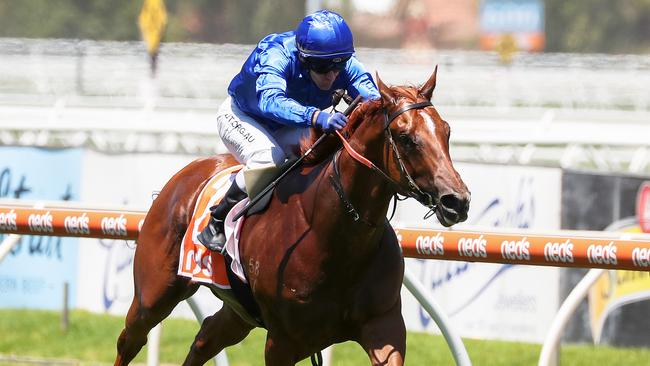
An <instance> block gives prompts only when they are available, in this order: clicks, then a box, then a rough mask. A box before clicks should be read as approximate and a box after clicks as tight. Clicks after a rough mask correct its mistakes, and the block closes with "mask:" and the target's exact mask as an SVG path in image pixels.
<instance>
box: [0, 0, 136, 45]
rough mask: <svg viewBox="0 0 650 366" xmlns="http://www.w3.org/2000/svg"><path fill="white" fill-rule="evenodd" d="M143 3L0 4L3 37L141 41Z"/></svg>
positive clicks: (26, 0)
mask: <svg viewBox="0 0 650 366" xmlns="http://www.w3.org/2000/svg"><path fill="white" fill-rule="evenodd" d="M141 6H142V3H141V2H140V1H120V2H119V3H117V4H116V3H115V2H113V1H106V0H57V1H48V0H0V36H2V37H28V38H80V39H110V40H118V41H125V40H135V39H139V37H140V31H139V29H138V27H137V24H136V20H137V14H138V12H139V10H140V8H141Z"/></svg>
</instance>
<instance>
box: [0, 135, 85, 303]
mask: <svg viewBox="0 0 650 366" xmlns="http://www.w3.org/2000/svg"><path fill="white" fill-rule="evenodd" d="M0 150H1V151H2V153H0V198H5V199H21V200H79V199H80V190H81V187H80V180H81V161H82V150H81V149H40V148H33V147H9V146H3V147H0ZM58 224H59V223H58V222H57V219H56V213H55V212H53V211H52V210H49V209H46V210H35V211H30V212H25V211H24V210H23V207H14V208H9V209H3V210H0V242H1V241H2V240H3V239H4V235H1V234H2V233H23V234H28V235H24V236H21V237H20V239H19V240H18V242H17V243H16V245H15V246H14V247H13V248H12V250H11V251H9V253H7V256H6V257H5V258H4V259H3V261H2V264H1V265H0V308H4V307H10V308H39V309H58V308H60V307H61V304H62V294H63V286H64V283H68V285H69V291H70V292H69V294H70V297H69V299H70V300H69V306H70V307H75V306H76V301H75V299H76V293H77V279H78V277H77V268H78V262H79V253H78V239H76V238H68V237H67V236H70V235H60V236H64V237H54V236H53V235H54V234H55V233H56V232H57V229H56V226H57V225H58ZM60 224H61V227H62V228H63V222H61V223H60ZM59 232H60V233H64V231H59Z"/></svg>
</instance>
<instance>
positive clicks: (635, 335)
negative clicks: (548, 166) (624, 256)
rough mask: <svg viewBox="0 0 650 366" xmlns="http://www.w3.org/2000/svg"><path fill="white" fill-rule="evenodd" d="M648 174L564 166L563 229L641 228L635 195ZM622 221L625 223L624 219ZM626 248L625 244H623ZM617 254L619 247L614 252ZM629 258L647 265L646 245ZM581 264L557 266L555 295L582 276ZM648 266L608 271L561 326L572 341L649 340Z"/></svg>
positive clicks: (643, 342)
mask: <svg viewBox="0 0 650 366" xmlns="http://www.w3.org/2000/svg"><path fill="white" fill-rule="evenodd" d="M646 181H648V177H643V176H633V175H623V174H619V175H614V174H611V173H596V172H592V173H590V172H578V171H565V172H564V174H563V175H562V214H561V217H562V229H576V230H612V229H613V230H617V231H630V232H637V233H638V232H640V231H641V230H640V227H639V225H638V224H639V222H638V220H637V217H635V216H636V215H637V213H638V212H637V210H638V198H639V196H640V192H642V191H643V188H642V187H643V185H644V182H646ZM623 224H624V225H623ZM626 249H629V248H626ZM615 254H616V255H617V256H618V254H619V253H618V251H617V252H616V253H615ZM632 261H633V263H634V264H636V265H637V266H638V267H640V268H645V269H647V268H648V266H649V265H650V253H649V252H648V250H647V249H642V248H634V249H632ZM586 272H587V271H586V270H584V269H572V268H567V269H564V270H563V272H562V281H561V287H560V295H561V296H562V297H565V296H566V295H567V294H568V293H569V292H570V291H571V290H572V289H573V288H574V287H575V285H576V284H577V283H578V282H579V281H580V280H581V279H582V278H583V277H584V275H585V273H586ZM647 278H648V272H628V271H615V272H614V271H610V272H609V274H608V275H607V276H605V278H601V279H600V281H599V282H598V283H597V284H596V286H595V287H594V289H592V292H591V293H590V296H589V299H588V301H587V300H585V301H583V302H582V303H581V304H580V305H579V306H578V309H577V310H576V316H574V317H572V318H571V320H570V321H569V323H568V325H567V328H566V330H565V339H567V340H569V341H571V342H591V341H594V342H600V343H602V344H609V345H616V346H626V347H630V346H632V347H640V346H645V347H648V346H650V339H649V338H648V337H647V333H648V327H650V321H649V320H648V319H649V318H648V316H647V314H648V312H650V297H648V291H650V287H647V286H648V281H647Z"/></svg>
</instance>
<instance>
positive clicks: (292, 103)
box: [255, 48, 317, 126]
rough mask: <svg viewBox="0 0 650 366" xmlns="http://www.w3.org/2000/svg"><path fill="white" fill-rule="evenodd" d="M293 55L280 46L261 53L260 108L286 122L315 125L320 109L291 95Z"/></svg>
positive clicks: (257, 71) (284, 123) (257, 68)
mask: <svg viewBox="0 0 650 366" xmlns="http://www.w3.org/2000/svg"><path fill="white" fill-rule="evenodd" d="M289 68H290V62H289V58H288V57H287V56H286V55H284V54H283V52H282V51H281V50H279V49H276V48H268V49H266V50H264V51H263V52H262V53H260V60H259V63H258V65H257V66H256V70H255V71H256V74H257V75H258V77H257V82H256V85H255V91H256V93H257V99H258V108H259V110H260V112H261V113H262V115H263V116H264V117H266V118H268V119H271V120H273V121H276V122H278V123H280V124H283V125H299V126H311V119H312V116H313V115H314V113H315V112H316V111H317V109H316V108H314V107H310V106H303V105H301V104H300V103H298V102H297V101H296V100H294V99H292V98H289V97H287V80H286V78H287V75H289V74H290V73H291V70H289Z"/></svg>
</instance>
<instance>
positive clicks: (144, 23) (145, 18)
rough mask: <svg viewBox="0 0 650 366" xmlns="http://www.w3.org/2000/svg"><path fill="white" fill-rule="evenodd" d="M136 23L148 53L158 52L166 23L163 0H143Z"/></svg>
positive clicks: (165, 10)
mask: <svg viewBox="0 0 650 366" xmlns="http://www.w3.org/2000/svg"><path fill="white" fill-rule="evenodd" d="M138 25H139V26H140V31H141V32H142V38H144V41H145V43H146V44H147V51H148V52H149V54H150V55H154V54H156V53H157V52H158V46H160V40H161V38H162V34H163V31H164V30H165V26H166V25H167V9H166V8H165V3H164V1H163V0H144V4H142V10H141V11H140V16H139V17H138Z"/></svg>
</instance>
